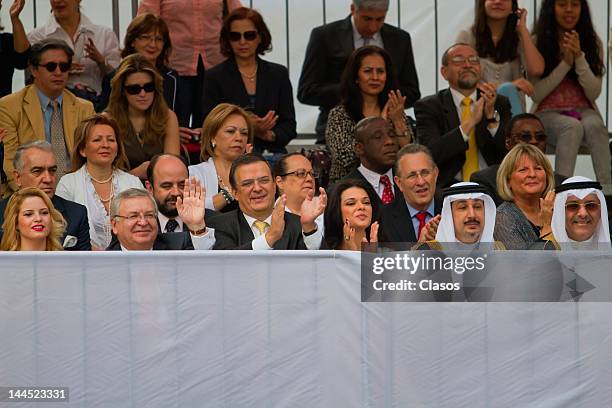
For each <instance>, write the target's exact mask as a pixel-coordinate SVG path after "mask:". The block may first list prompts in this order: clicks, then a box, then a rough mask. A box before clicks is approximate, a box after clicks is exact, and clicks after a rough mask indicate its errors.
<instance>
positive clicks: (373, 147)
mask: <svg viewBox="0 0 612 408" xmlns="http://www.w3.org/2000/svg"><path fill="white" fill-rule="evenodd" d="M354 134H355V154H356V155H357V157H358V158H359V162H360V164H359V167H357V168H356V169H353V170H352V171H351V172H350V173H349V174H347V175H346V176H345V177H343V180H348V179H362V180H364V181H367V182H368V184H369V185H371V186H372V188H373V189H374V191H375V192H376V195H378V198H379V199H380V201H381V202H382V204H389V203H390V202H391V201H393V200H394V199H395V197H396V196H399V195H400V194H401V192H400V190H399V189H398V188H397V186H396V185H395V183H394V182H393V164H394V163H395V159H396V157H397V151H398V150H399V146H398V144H397V141H396V140H395V132H394V131H392V130H391V125H390V124H389V122H387V120H385V119H383V118H382V117H380V116H370V117H367V118H364V119H361V120H360V121H359V122H358V123H357V125H355V130H354Z"/></svg>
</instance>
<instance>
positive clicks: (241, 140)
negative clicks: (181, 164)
mask: <svg viewBox="0 0 612 408" xmlns="http://www.w3.org/2000/svg"><path fill="white" fill-rule="evenodd" d="M253 135H254V129H253V125H252V124H251V121H250V119H249V115H248V114H247V113H246V112H245V111H244V109H242V108H241V107H239V106H236V105H232V104H230V103H221V104H219V105H217V106H216V107H215V108H214V109H213V110H212V111H210V113H209V114H208V116H207V117H206V120H205V121H204V125H203V126H202V142H201V143H202V147H201V151H200V158H201V159H202V162H201V163H200V164H196V165H193V166H189V175H190V176H195V177H196V178H197V179H198V180H199V181H200V183H202V185H204V187H205V188H206V203H205V206H206V208H209V209H211V210H216V211H221V212H226V211H231V210H233V209H235V208H238V203H237V202H236V200H234V197H233V196H232V193H231V191H232V189H231V187H230V180H229V171H230V167H231V166H232V162H233V161H234V160H236V158H238V157H239V156H241V155H243V154H244V153H247V152H249V151H250V150H251V148H252V146H251V143H253Z"/></svg>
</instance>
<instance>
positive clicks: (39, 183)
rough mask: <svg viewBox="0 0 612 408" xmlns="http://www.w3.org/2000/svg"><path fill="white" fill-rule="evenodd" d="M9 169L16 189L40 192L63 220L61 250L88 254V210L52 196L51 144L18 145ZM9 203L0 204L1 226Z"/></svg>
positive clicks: (54, 163)
mask: <svg viewBox="0 0 612 408" xmlns="http://www.w3.org/2000/svg"><path fill="white" fill-rule="evenodd" d="M12 167H13V168H14V170H13V181H14V182H15V184H16V186H17V188H19V189H21V188H26V187H37V188H39V189H41V190H42V191H44V192H45V193H46V194H47V195H48V196H49V198H50V199H51V202H52V203H53V206H54V207H55V208H56V209H57V210H58V211H59V212H60V213H61V214H62V216H63V217H64V219H65V220H66V223H67V227H66V231H65V232H64V236H63V237H62V244H63V247H64V249H65V250H69V251H91V242H90V238H89V222H88V220H87V209H86V208H85V207H84V206H82V205H81V204H77V203H75V202H73V201H69V200H65V199H63V198H62V197H59V196H57V195H55V187H56V185H57V178H56V172H57V161H56V159H55V155H54V154H53V148H52V147H51V144H50V143H49V142H47V141H45V140H37V141H34V142H30V143H27V144H24V145H22V146H20V147H19V148H17V150H16V152H15V156H14V158H13V166H12ZM8 200H9V198H8V197H7V198H5V199H3V200H2V201H0V225H2V222H4V209H5V208H6V204H7V203H8ZM1 236H2V234H0V237H1Z"/></svg>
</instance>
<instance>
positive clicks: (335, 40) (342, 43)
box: [297, 0, 421, 143]
mask: <svg viewBox="0 0 612 408" xmlns="http://www.w3.org/2000/svg"><path fill="white" fill-rule="evenodd" d="M388 9H389V0H352V1H351V15H350V16H348V17H346V18H345V19H342V20H339V21H334V22H331V23H328V24H325V25H322V26H320V27H316V28H314V29H313V30H312V32H311V34H310V40H309V41H308V47H307V48H306V55H305V57H304V64H303V65H302V73H301V75H300V81H299V84H298V91H297V98H298V100H299V101H300V102H302V103H304V104H307V105H314V106H318V107H319V112H320V113H319V117H318V118H317V124H316V125H315V131H316V133H317V143H325V127H326V125H327V116H328V115H329V111H330V110H331V109H332V108H333V107H334V106H336V105H337V104H338V103H339V102H340V76H341V75H342V71H343V70H344V67H345V65H346V62H347V61H348V59H349V56H350V55H351V54H352V52H353V50H356V49H357V48H360V47H363V46H364V45H376V46H378V47H380V48H383V49H385V50H386V51H387V52H388V53H389V55H390V56H391V60H392V61H393V66H394V68H395V73H396V75H397V80H398V83H399V90H400V91H401V93H402V95H405V96H406V108H409V107H411V106H413V105H414V103H415V102H416V100H417V99H419V98H420V96H421V92H420V91H419V79H418V77H417V71H416V67H415V64H414V55H413V53H412V41H411V39H410V34H408V33H407V32H406V31H404V30H402V29H399V28H397V27H393V26H391V25H389V24H385V17H386V16H387V11H388Z"/></svg>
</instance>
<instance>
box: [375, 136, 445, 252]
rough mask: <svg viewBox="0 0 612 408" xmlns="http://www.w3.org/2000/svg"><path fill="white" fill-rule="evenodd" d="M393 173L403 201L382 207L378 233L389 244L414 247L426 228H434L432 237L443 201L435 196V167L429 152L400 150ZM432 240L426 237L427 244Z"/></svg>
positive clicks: (414, 147)
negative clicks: (383, 234)
mask: <svg viewBox="0 0 612 408" xmlns="http://www.w3.org/2000/svg"><path fill="white" fill-rule="evenodd" d="M394 173H395V177H394V179H395V183H396V184H397V186H398V187H399V189H400V191H401V194H402V196H401V197H402V198H403V199H401V198H400V199H397V200H394V201H392V202H391V204H388V205H385V206H383V207H382V211H381V229H382V230H383V231H384V232H385V236H386V239H387V240H388V241H389V242H409V243H414V242H417V241H418V239H419V236H420V235H421V234H423V233H427V231H428V229H429V226H431V227H433V228H432V232H433V234H434V235H435V226H436V225H437V222H438V221H439V219H440V217H439V216H438V215H439V214H440V211H441V210H442V200H441V199H440V196H439V194H437V192H436V181H437V179H438V167H437V166H436V164H435V163H434V161H433V158H432V157H431V153H430V152H429V149H427V147H425V146H423V145H419V144H409V145H406V146H404V147H402V148H401V149H400V151H399V152H398V153H397V160H396V161H395V166H394ZM430 222H431V223H430ZM428 223H430V224H429V226H428V227H426V225H427V224H428ZM433 238H434V236H433V235H429V236H427V239H428V240H432V239H433Z"/></svg>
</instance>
